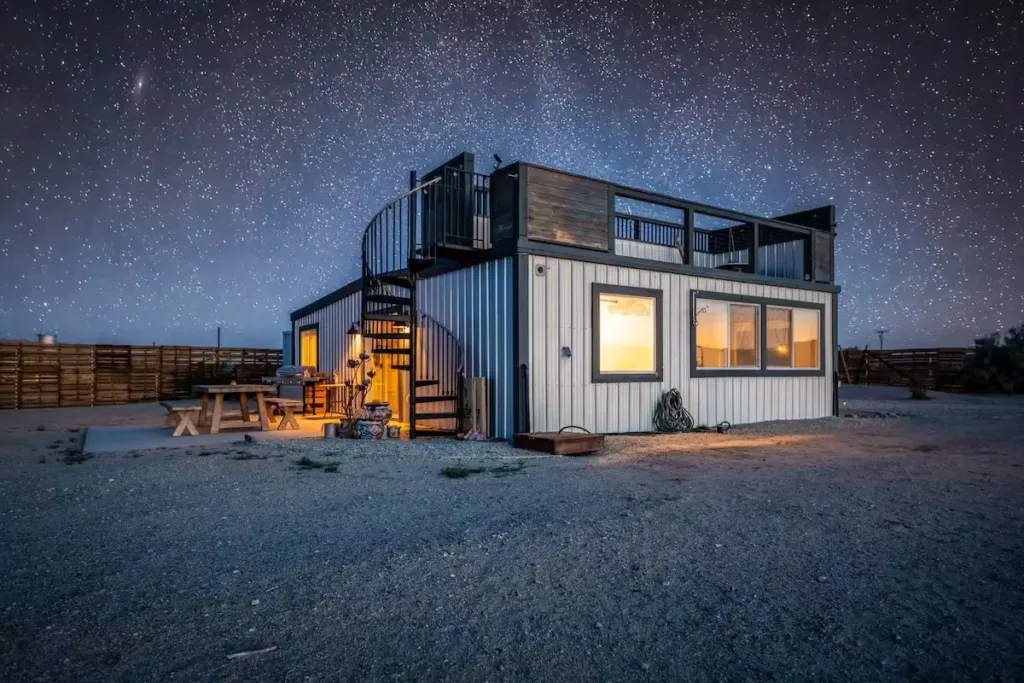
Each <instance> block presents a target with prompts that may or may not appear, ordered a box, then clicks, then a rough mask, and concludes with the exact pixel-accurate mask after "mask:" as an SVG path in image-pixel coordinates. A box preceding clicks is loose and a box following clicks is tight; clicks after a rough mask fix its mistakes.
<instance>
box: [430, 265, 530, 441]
mask: <svg viewBox="0 0 1024 683" xmlns="http://www.w3.org/2000/svg"><path fill="white" fill-rule="evenodd" d="M514 264H515V261H514V259H513V258H511V257H506V258H503V259H498V260H496V261H488V262H486V263H481V264H478V265H475V266H471V267H469V268H462V269H460V270H456V271H452V272H450V273H445V274H443V275H438V276H437V277H432V278H430V279H427V280H421V281H420V282H419V284H418V296H417V298H418V305H419V309H420V310H421V311H423V312H424V313H427V314H429V315H431V316H433V317H434V318H435V319H437V320H438V321H439V322H440V323H441V324H443V325H444V326H445V327H447V328H448V329H450V330H451V331H452V333H454V334H455V336H456V337H458V339H459V341H460V342H461V343H462V348H463V353H464V354H465V365H466V377H486V378H487V395H488V399H489V401H490V414H491V422H492V425H491V430H492V431H491V435H492V436H494V437H497V438H502V439H509V438H511V437H512V432H513V424H512V378H513V367H512V366H513V362H512V320H513V315H514V314H515V312H514V311H513V309H512V273H513V270H514Z"/></svg>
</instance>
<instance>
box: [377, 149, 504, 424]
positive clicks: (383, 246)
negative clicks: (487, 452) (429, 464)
mask: <svg viewBox="0 0 1024 683" xmlns="http://www.w3.org/2000/svg"><path fill="white" fill-rule="evenodd" d="M410 187H411V189H410V190H409V191H408V192H406V193H405V194H403V195H402V196H400V197H397V198H396V199H393V200H392V201H391V202H389V203H388V204H387V205H386V206H385V207H384V208H383V209H381V210H380V211H379V212H378V213H377V215H376V216H374V217H373V220H371V221H370V223H369V225H367V227H366V231H365V232H364V233H363V248H362V252H363V253H362V257H363V270H362V283H363V297H362V323H361V332H362V335H363V338H364V339H365V340H366V344H367V347H368V348H367V351H368V352H369V353H371V354H372V356H373V357H374V359H375V360H376V359H378V358H381V357H385V356H387V357H390V360H391V367H392V368H393V369H397V370H401V371H406V372H408V373H409V378H410V381H409V391H410V395H409V437H410V438H413V439H414V438H416V437H419V436H455V435H457V434H459V433H461V431H462V384H463V374H464V365H463V350H462V346H461V344H460V343H459V340H458V338H457V337H456V336H455V335H454V334H453V333H452V332H451V331H450V330H449V329H448V328H446V327H445V326H444V325H442V324H441V323H440V322H438V321H437V320H435V319H434V318H432V317H431V316H429V315H427V314H426V313H424V312H422V311H420V310H419V307H418V305H417V282H418V281H419V279H420V275H421V274H422V273H424V271H427V270H428V269H430V268H432V267H434V266H437V265H439V264H440V263H441V262H442V261H444V260H445V259H451V258H453V257H457V256H458V253H459V252H463V251H465V250H472V249H476V248H479V247H480V246H482V245H481V244H480V242H481V240H482V239H483V238H482V237H481V229H480V228H481V225H482V223H481V221H480V217H481V216H483V215H486V199H487V176H480V175H477V174H475V173H473V172H472V170H468V171H467V170H465V169H461V168H450V167H447V166H445V167H441V168H439V169H438V170H436V171H434V172H433V173H431V174H430V175H428V176H427V178H425V179H424V180H422V181H417V179H416V176H415V173H413V174H411V176H410Z"/></svg>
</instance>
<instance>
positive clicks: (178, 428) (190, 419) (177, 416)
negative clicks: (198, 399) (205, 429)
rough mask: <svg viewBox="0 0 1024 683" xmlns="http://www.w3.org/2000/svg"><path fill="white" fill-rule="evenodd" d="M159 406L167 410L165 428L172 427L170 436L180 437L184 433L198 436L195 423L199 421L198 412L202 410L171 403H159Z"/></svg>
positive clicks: (198, 407)
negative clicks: (172, 431) (172, 430)
mask: <svg viewBox="0 0 1024 683" xmlns="http://www.w3.org/2000/svg"><path fill="white" fill-rule="evenodd" d="M160 405H161V406H163V407H164V408H167V426H168V427H174V433H173V434H171V436H181V435H182V434H184V433H185V432H188V433H189V434H190V435H192V436H199V430H198V429H196V422H197V421H198V420H199V411H201V410H202V408H201V407H200V406H180V405H174V404H173V403H161V404H160Z"/></svg>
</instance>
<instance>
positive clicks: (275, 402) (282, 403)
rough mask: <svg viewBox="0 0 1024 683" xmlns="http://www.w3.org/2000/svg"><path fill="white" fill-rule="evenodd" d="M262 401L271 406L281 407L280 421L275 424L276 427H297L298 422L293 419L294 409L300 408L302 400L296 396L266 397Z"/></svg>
mask: <svg viewBox="0 0 1024 683" xmlns="http://www.w3.org/2000/svg"><path fill="white" fill-rule="evenodd" d="M263 402H264V403H266V404H267V405H268V406H271V407H275V406H276V407H278V408H280V409H281V412H282V417H281V421H280V422H279V423H278V424H277V428H278V429H288V428H289V426H290V427H291V429H298V428H299V423H298V422H296V421H295V410H296V409H298V410H302V401H301V400H300V399H297V398H274V397H267V398H265V399H263Z"/></svg>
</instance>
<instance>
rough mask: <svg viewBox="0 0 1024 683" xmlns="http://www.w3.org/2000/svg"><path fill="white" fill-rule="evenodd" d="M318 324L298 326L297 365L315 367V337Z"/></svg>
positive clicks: (317, 332) (317, 333) (317, 334)
mask: <svg viewBox="0 0 1024 683" xmlns="http://www.w3.org/2000/svg"><path fill="white" fill-rule="evenodd" d="M318 327H319V326H318V325H315V324H314V325H306V326H305V327H300V328H299V365H301V366H303V367H311V368H317V367H318V365H317V337H318V336H319V329H318Z"/></svg>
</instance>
